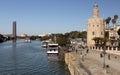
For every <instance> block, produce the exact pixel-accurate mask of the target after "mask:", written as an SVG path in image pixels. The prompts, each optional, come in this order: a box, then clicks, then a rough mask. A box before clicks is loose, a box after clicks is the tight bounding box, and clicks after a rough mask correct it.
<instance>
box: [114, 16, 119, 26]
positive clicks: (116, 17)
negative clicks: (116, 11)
mask: <svg viewBox="0 0 120 75" xmlns="http://www.w3.org/2000/svg"><path fill="white" fill-rule="evenodd" d="M117 19H118V15H114V20H115V24H116V22H117Z"/></svg>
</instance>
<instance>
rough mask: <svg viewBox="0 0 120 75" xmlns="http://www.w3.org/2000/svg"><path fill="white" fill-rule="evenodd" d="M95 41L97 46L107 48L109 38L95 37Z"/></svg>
mask: <svg viewBox="0 0 120 75" xmlns="http://www.w3.org/2000/svg"><path fill="white" fill-rule="evenodd" d="M93 40H94V41H95V46H105V45H106V43H107V42H108V41H109V39H108V38H102V37H94V38H93Z"/></svg>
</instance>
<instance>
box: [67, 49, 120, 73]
mask: <svg viewBox="0 0 120 75" xmlns="http://www.w3.org/2000/svg"><path fill="white" fill-rule="evenodd" d="M100 53H101V52H100V51H96V50H89V51H88V52H87V51H86V50H85V49H84V50H82V49H81V50H77V51H72V52H69V53H66V54H65V57H66V59H65V61H66V63H67V65H68V68H69V70H70V73H71V75H120V69H119V68H120V56H119V55H115V54H110V55H109V53H106V54H105V58H104V56H101V55H100Z"/></svg>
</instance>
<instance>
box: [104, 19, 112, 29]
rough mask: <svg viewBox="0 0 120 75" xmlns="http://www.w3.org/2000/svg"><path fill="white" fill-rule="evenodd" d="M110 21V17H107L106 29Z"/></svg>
mask: <svg viewBox="0 0 120 75" xmlns="http://www.w3.org/2000/svg"><path fill="white" fill-rule="evenodd" d="M110 20H111V17H108V18H107V19H105V22H106V26H108V27H109V23H110Z"/></svg>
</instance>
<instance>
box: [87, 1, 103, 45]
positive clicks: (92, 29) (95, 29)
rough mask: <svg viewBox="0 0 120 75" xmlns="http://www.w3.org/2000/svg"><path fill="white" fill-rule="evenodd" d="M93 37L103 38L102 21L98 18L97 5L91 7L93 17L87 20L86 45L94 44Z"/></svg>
mask: <svg viewBox="0 0 120 75" xmlns="http://www.w3.org/2000/svg"><path fill="white" fill-rule="evenodd" d="M94 37H104V19H103V18H100V17H99V9H98V5H97V4H96V3H95V4H94V7H93V17H92V18H90V19H88V20H87V45H88V46H93V45H94V44H95V42H94V40H92V39H93V38H94Z"/></svg>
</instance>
